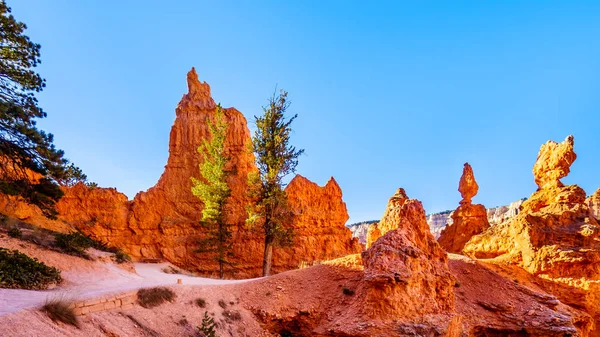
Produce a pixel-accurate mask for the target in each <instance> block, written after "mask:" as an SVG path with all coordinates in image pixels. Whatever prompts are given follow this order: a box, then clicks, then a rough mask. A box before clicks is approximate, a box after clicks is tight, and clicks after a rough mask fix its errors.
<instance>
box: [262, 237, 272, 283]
mask: <svg viewBox="0 0 600 337" xmlns="http://www.w3.org/2000/svg"><path fill="white" fill-rule="evenodd" d="M273 239H274V238H273V235H267V236H266V237H265V254H264V255H263V275H262V276H269V274H270V273H271V264H272V262H273Z"/></svg>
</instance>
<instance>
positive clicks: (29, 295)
mask: <svg viewBox="0 0 600 337" xmlns="http://www.w3.org/2000/svg"><path fill="white" fill-rule="evenodd" d="M0 247H4V248H8V249H17V250H19V251H21V252H22V253H25V254H27V255H29V256H31V257H35V258H37V259H38V260H40V261H42V262H44V263H46V264H47V265H50V266H54V267H56V268H58V269H60V270H61V271H62V273H61V274H62V277H63V279H64V281H63V283H61V284H60V285H59V286H57V287H56V288H54V289H51V290H22V289H0V316H2V315H6V314H9V313H13V312H17V311H20V310H23V309H31V308H36V307H40V306H42V305H43V304H44V303H45V302H46V301H47V300H48V299H52V298H64V299H68V300H75V301H77V300H85V299H88V298H94V297H99V296H102V295H107V294H113V293H114V294H116V293H122V292H127V291H132V290H133V291H134V290H137V289H140V288H146V287H154V286H164V285H169V286H170V285H177V280H178V279H180V280H181V281H182V284H183V285H204V286H211V285H223V284H234V283H240V282H246V281H248V280H217V279H210V278H202V277H195V276H189V275H182V274H167V273H164V272H163V271H162V269H164V268H165V267H169V266H171V265H170V264H169V263H133V267H134V268H135V272H131V271H128V270H125V268H121V267H119V265H117V264H114V263H111V262H106V260H107V259H103V258H102V257H105V256H106V255H108V253H104V252H99V251H95V250H94V251H93V252H92V253H93V254H92V255H94V256H95V257H97V258H98V259H97V260H95V261H90V260H85V259H82V258H79V257H75V256H70V255H65V254H62V253H59V252H55V251H51V250H47V249H44V248H40V247H38V246H36V245H33V244H31V243H28V242H23V241H20V240H16V239H11V238H6V237H4V238H0Z"/></svg>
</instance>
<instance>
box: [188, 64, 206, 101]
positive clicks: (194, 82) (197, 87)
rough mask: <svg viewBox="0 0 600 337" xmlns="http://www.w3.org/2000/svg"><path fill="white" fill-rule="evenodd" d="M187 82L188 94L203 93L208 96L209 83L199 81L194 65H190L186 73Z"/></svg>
mask: <svg viewBox="0 0 600 337" xmlns="http://www.w3.org/2000/svg"><path fill="white" fill-rule="evenodd" d="M187 84H188V92H189V93H190V94H199V93H204V94H205V95H207V96H209V97H210V85H208V83H206V82H200V80H199V79H198V74H197V73H196V68H195V67H192V69H191V70H190V71H189V72H188V73H187Z"/></svg>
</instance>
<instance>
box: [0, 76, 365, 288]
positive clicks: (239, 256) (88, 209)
mask: <svg viewBox="0 0 600 337" xmlns="http://www.w3.org/2000/svg"><path fill="white" fill-rule="evenodd" d="M187 83H188V93H187V94H185V95H184V96H183V98H182V99H181V101H180V102H179V104H178V105H177V108H176V110H175V113H176V118H175V122H174V125H173V127H172V129H171V134H170V141H169V158H168V161H167V165H166V166H165V170H164V173H163V174H162V176H161V177H160V179H159V180H158V182H157V184H156V185H155V186H154V187H152V188H150V189H148V190H147V191H145V192H140V193H138V194H137V195H136V196H135V198H134V199H133V200H132V201H128V200H127V197H126V196H125V195H124V194H122V193H119V192H117V191H116V190H115V189H105V188H88V187H87V186H85V185H83V184H78V185H76V186H74V187H71V188H66V189H65V196H64V197H63V198H62V199H61V201H60V202H59V203H58V205H57V209H58V211H59V213H60V215H59V220H58V221H49V220H47V219H44V218H43V217H41V216H40V214H41V213H40V212H39V211H38V210H36V208H35V207H32V206H29V205H26V204H23V203H22V202H19V201H17V200H16V199H13V198H10V197H6V196H2V197H0V207H2V206H4V207H2V208H0V209H1V210H2V212H3V213H5V214H7V215H11V216H15V217H17V218H19V219H21V220H24V221H29V222H32V223H35V224H38V225H41V226H43V227H46V228H50V229H54V230H60V231H68V230H72V229H74V228H76V229H79V230H82V231H83V232H85V233H88V234H90V235H92V236H93V237H94V238H96V239H98V240H101V241H104V242H107V243H109V244H110V245H113V246H117V247H121V248H122V249H124V250H125V251H126V252H127V253H129V254H130V255H131V256H132V257H134V258H136V259H144V258H152V259H166V260H168V261H170V262H172V263H174V264H176V265H179V266H181V267H184V268H188V269H191V270H195V271H199V272H201V273H203V274H207V275H210V274H213V273H214V272H215V270H216V263H215V262H214V261H213V260H212V258H211V257H210V256H208V255H206V254H198V253H196V249H197V242H198V240H199V239H201V238H202V237H203V235H204V233H205V229H204V228H202V227H201V226H200V225H199V224H198V220H199V219H200V216H201V210H202V203H201V202H200V201H199V200H198V199H197V198H196V197H195V196H193V195H192V193H191V190H190V189H191V179H190V177H196V178H198V177H199V168H198V165H199V164H200V160H201V156H200V155H199V154H198V152H197V148H198V146H199V145H200V144H201V142H202V140H203V139H205V138H206V137H208V136H209V131H208V127H207V124H206V120H207V119H208V118H209V117H211V116H212V115H213V114H214V113H215V111H216V104H215V102H214V100H213V99H212V97H211V94H210V86H209V85H208V84H206V83H201V82H200V81H199V80H198V76H197V74H196V72H195V70H194V69H193V68H192V70H191V71H190V72H189V73H188V75H187ZM224 116H225V119H226V121H227V124H228V130H227V137H226V140H225V147H226V152H227V154H228V155H229V156H230V158H231V160H230V162H229V164H228V165H229V167H228V169H230V170H231V171H232V172H234V174H233V175H232V176H231V177H230V178H229V181H228V183H229V186H230V188H231V198H230V200H229V204H228V209H227V220H228V222H229V223H231V224H234V227H233V240H234V246H233V250H234V256H235V257H234V258H233V262H234V263H235V264H236V268H235V271H234V272H231V273H229V274H228V275H227V276H228V277H254V276H258V275H260V272H261V263H262V254H263V239H262V237H261V234H260V233H259V232H254V231H251V230H249V229H248V228H247V227H246V225H245V223H244V222H245V218H246V210H245V206H246V205H247V203H248V199H247V197H246V189H247V188H246V187H247V175H248V172H250V171H252V170H256V166H255V164H254V156H253V155H252V154H251V153H250V152H249V151H248V148H249V143H250V131H249V129H248V126H247V121H246V119H245V118H244V116H243V115H242V114H241V113H240V112H239V111H238V110H236V109H235V108H226V109H224ZM286 192H288V195H289V197H290V204H291V206H292V208H293V209H294V211H295V212H296V214H297V215H298V216H297V218H296V220H295V222H294V224H292V226H293V227H294V228H295V229H296V237H295V245H294V247H293V248H286V249H278V248H276V249H275V251H274V261H273V272H281V271H284V270H289V269H294V268H297V267H298V265H299V264H300V263H301V262H308V263H310V262H313V261H315V260H325V259H331V258H336V257H340V256H343V255H346V254H349V253H357V252H360V250H361V246H360V244H359V243H358V241H357V240H356V239H352V238H351V232H350V231H349V230H348V229H347V228H346V227H345V226H344V223H345V222H346V220H347V219H348V212H347V210H346V205H345V203H344V202H343V201H342V192H341V189H340V187H339V186H338V185H337V183H336V182H335V180H334V179H331V180H330V181H329V182H328V183H327V184H326V185H325V186H324V187H319V186H318V185H316V184H314V183H312V182H310V181H309V180H307V179H306V178H304V177H301V176H297V177H296V178H294V179H293V180H292V181H291V183H290V184H289V185H288V187H287V188H286Z"/></svg>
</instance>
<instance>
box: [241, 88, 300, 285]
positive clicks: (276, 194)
mask: <svg viewBox="0 0 600 337" xmlns="http://www.w3.org/2000/svg"><path fill="white" fill-rule="evenodd" d="M287 96H288V93H287V92H286V91H284V90H281V92H280V94H279V95H277V94H273V96H272V97H271V98H270V99H269V104H268V105H267V106H266V107H263V115H262V116H260V117H257V116H254V119H255V122H256V131H255V132H254V137H253V138H252V150H253V151H254V154H255V155H256V166H257V167H258V172H254V173H251V174H250V176H249V178H248V183H249V186H250V188H249V194H250V198H251V199H252V200H253V202H254V203H253V204H252V205H251V206H250V207H249V209H248V213H249V218H248V220H247V222H248V223H249V224H251V225H255V226H257V227H259V228H260V229H261V230H262V232H263V233H264V235H265V243H264V255H263V276H268V275H269V274H270V273H271V265H272V262H273V246H274V245H276V244H277V245H281V246H287V245H291V244H292V241H293V234H294V233H293V230H292V228H291V227H290V225H291V223H292V220H293V217H294V213H293V212H292V210H291V209H290V206H289V204H288V198H287V194H286V193H285V191H284V189H283V188H284V182H283V179H284V178H285V177H286V176H287V175H288V174H290V173H294V172H296V166H298V157H299V156H300V155H301V154H302V153H303V152H304V150H296V148H295V147H294V146H291V145H290V133H291V131H292V129H291V127H290V125H291V124H292V122H293V121H294V119H296V117H298V115H294V116H292V117H291V118H289V119H287V120H286V117H285V112H286V110H287V109H288V107H289V106H290V102H289V101H288V100H287Z"/></svg>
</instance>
